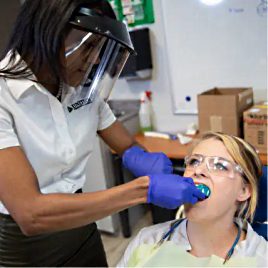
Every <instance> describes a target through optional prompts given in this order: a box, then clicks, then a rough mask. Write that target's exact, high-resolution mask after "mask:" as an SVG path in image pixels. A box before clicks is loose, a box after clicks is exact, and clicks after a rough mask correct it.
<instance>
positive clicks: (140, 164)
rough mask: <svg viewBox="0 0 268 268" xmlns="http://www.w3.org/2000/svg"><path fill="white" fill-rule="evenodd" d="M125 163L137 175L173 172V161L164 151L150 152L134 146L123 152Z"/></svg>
mask: <svg viewBox="0 0 268 268" xmlns="http://www.w3.org/2000/svg"><path fill="white" fill-rule="evenodd" d="M122 159H123V165H124V167H126V168H127V169H128V170H129V171H130V172H132V173H133V174H134V175H135V176H136V177H140V176H145V175H148V174H161V173H162V174H163V173H164V174H172V172H173V167H172V162H171V161H170V160H169V158H168V157H167V156H166V155H165V154H164V153H148V152H145V151H144V150H142V149H141V148H140V147H138V146H132V147H130V148H129V149H128V150H126V151H125V152H124V154H123V157H122Z"/></svg>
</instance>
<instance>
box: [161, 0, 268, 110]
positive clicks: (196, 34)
mask: <svg viewBox="0 0 268 268" xmlns="http://www.w3.org/2000/svg"><path fill="white" fill-rule="evenodd" d="M161 8H162V12H163V24H164V32H163V35H164V38H165V42H166V56H167V62H168V68H167V69H168V76H169V87H170V90H171V95H172V101H173V109H174V112H175V113H177V114H196V113H197V94H199V93H201V92H203V91H205V90H208V89H211V88H213V87H249V86H250V87H253V90H254V91H256V90H266V89H267V14H266V13H267V0H223V1H222V2H221V3H220V4H218V5H214V6H207V5H205V4H203V3H202V2H201V1H200V0H161Z"/></svg>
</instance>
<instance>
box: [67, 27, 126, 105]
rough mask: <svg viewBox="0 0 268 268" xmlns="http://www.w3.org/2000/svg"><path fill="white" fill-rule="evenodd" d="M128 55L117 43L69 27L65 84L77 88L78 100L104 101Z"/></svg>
mask: <svg viewBox="0 0 268 268" xmlns="http://www.w3.org/2000/svg"><path fill="white" fill-rule="evenodd" d="M129 54H130V53H129V51H128V49H126V48H125V47H124V46H123V45H121V44H120V43H118V42H117V41H114V40H112V39H109V38H107V37H105V36H102V35H99V34H95V33H91V32H85V31H83V30H79V29H75V28H72V29H71V31H70V33H69V34H68V36H67V38H66V40H65V58H64V65H65V73H66V81H65V82H66V83H67V84H68V85H69V86H71V87H74V88H76V91H77V100H78V101H79V99H80V100H88V101H89V102H93V101H94V99H95V98H96V97H97V96H99V97H100V98H101V99H103V100H104V101H107V99H108V97H109V95H110V93H111V90H112V88H113V85H114V83H115V81H116V80H117V78H118V76H119V74H120V72H121V71H122V69H123V67H124V64H125V62H126V60H127V58H128V56H129Z"/></svg>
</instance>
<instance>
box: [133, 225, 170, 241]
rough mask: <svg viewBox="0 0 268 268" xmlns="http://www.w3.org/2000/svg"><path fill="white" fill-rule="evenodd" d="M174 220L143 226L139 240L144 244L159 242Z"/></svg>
mask: <svg viewBox="0 0 268 268" xmlns="http://www.w3.org/2000/svg"><path fill="white" fill-rule="evenodd" d="M172 222H173V221H167V222H164V223H159V224H155V225H151V226H148V227H144V228H142V229H141V230H140V232H139V234H138V239H139V242H140V243H144V244H154V243H157V242H158V241H159V240H160V239H161V237H162V236H163V234H164V233H166V232H167V231H168V230H169V229H170V226H171V223H172Z"/></svg>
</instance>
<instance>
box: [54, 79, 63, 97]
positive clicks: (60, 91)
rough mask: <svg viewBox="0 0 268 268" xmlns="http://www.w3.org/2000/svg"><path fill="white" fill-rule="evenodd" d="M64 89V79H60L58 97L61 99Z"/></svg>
mask: <svg viewBox="0 0 268 268" xmlns="http://www.w3.org/2000/svg"><path fill="white" fill-rule="evenodd" d="M62 89H63V83H62V81H60V84H59V90H58V93H57V95H56V98H57V99H59V98H60V97H61V96H62Z"/></svg>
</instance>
